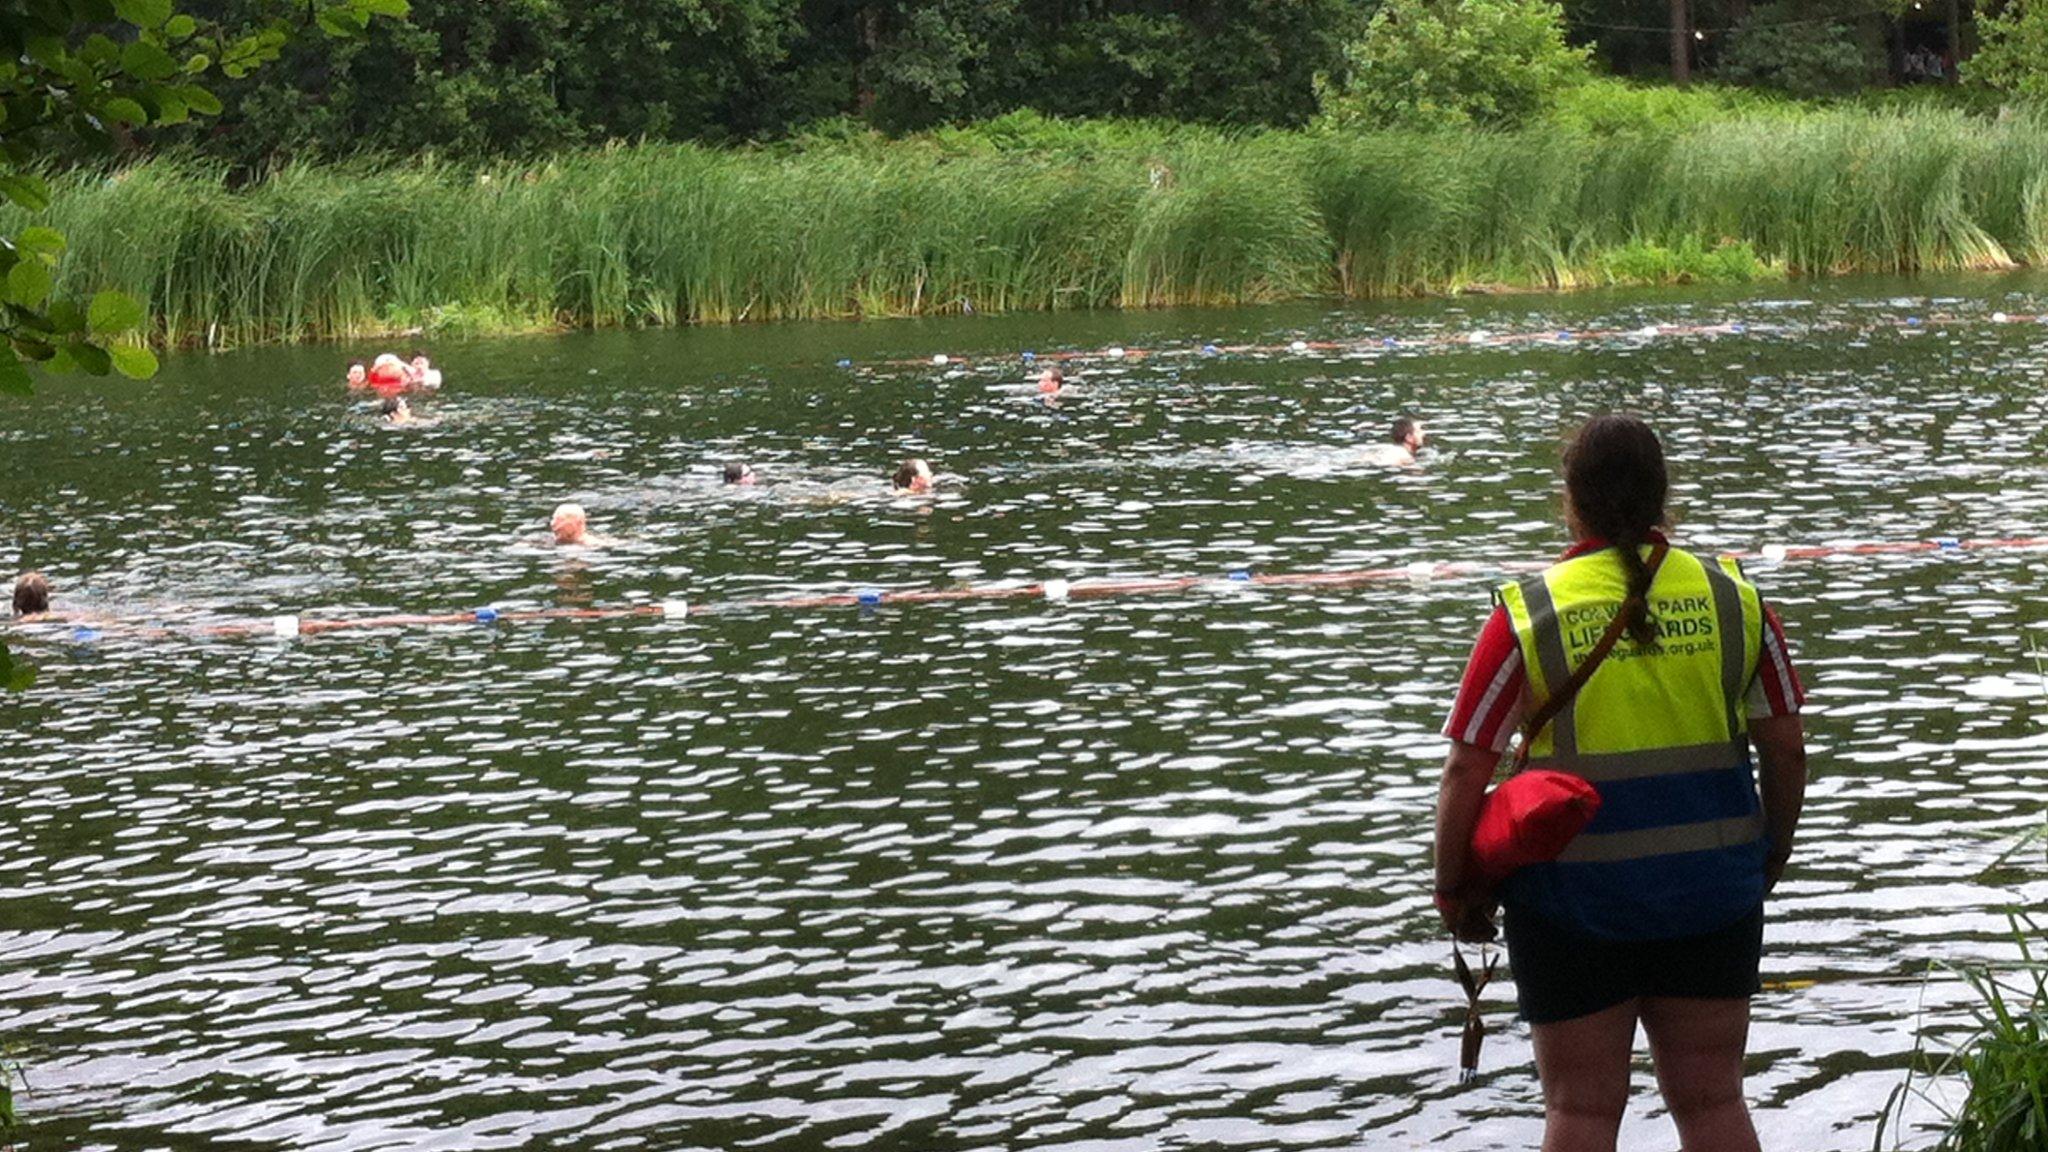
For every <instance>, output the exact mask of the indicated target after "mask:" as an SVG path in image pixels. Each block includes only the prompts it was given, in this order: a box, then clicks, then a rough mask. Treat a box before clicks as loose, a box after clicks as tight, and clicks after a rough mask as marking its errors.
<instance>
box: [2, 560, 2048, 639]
mask: <svg viewBox="0 0 2048 1152" xmlns="http://www.w3.org/2000/svg"><path fill="white" fill-rule="evenodd" d="M2040 550H2048V536H2004V537H1994V538H1984V539H1964V538H1960V537H1955V536H1937V537H1935V538H1933V539H1931V540H1897V541H1843V542H1838V543H1832V544H1796V545H1786V544H1767V545H1764V546H1763V547H1761V548H1757V549H1753V550H1724V551H1721V552H1718V553H1717V555H1722V556H1731V557H1734V558H1735V559H1737V560H1759V561H1763V562H1765V563H1770V564H1782V563H1786V562H1794V561H1809V560H1826V559H1833V558H1852V557H1859V556H1902V555H1915V554H1928V553H1933V554H1941V553H1956V554H1961V553H1967V552H2017V551H2040ZM1547 567H1549V563H1548V562H1547V561H1538V560H1511V561H1494V562H1477V561H1435V560H1415V561H1411V562H1409V563H1406V564H1401V565H1396V566H1392V567H1383V568H1353V569H1337V570H1332V571H1322V572H1256V571H1253V570H1251V569H1248V568H1238V569H1231V570H1229V571H1226V572H1224V573H1222V574H1220V575H1207V576H1164V577H1142V578H1129V579H1094V580H1068V579H1065V578H1053V579H1049V580H1045V581H1042V582H1038V583H1003V584H970V585H964V586H961V587H957V588H922V589H921V588H910V589H900V590H891V589H883V588H872V587H869V588H859V589H856V590H854V591H851V592H827V593H813V594H808V595H794V596H765V597H755V598H749V599H738V600H724V601H714V602H709V603H701V604H700V603H691V602H689V601H687V600H684V599H682V598H680V597H677V598H671V599H667V600H662V601H659V602H657V603H652V604H622V605H614V606H611V607H601V608H498V607H494V606H484V607H480V608H472V609H470V610H469V611H467V612H441V613H416V614H392V615H380V616H352V617H334V618H314V617H306V616H299V615H289V616H269V617H264V618H262V619H258V620H251V621H235V622H228V623H220V624H203V625H182V626H181V625H176V624H166V623H164V622H161V621H150V622H147V623H143V622H139V621H137V622H127V621H120V620H109V619H98V618H95V619H92V620H89V621H88V620H83V619H79V620H72V621H56V622H60V623H65V624H67V626H68V635H69V638H70V639H71V640H72V641H73V642H74V643H79V644H88V643H92V642H95V641H98V640H100V639H102V638H103V637H104V636H105V635H106V634H107V633H108V632H109V631H116V632H119V633H121V634H124V635H130V636H150V637H158V636H170V635H174V634H187V635H199V636H221V637H226V636H272V637H275V638H277V639H280V640H291V639H295V638H298V637H301V636H321V635H325V634H328V633H337V632H371V631H381V630H390V629H398V628H455V627H465V626H466V627H470V628H477V627H485V628H488V627H495V626H497V625H500V624H527V623H549V622H553V621H558V620H559V621H568V620H574V621H599V620H635V619H660V620H666V621H672V622H677V623H680V622H683V621H686V620H688V619H689V618H690V617H692V616H704V615H712V614H718V615H724V614H733V613H741V612H776V611H800V610H807V609H829V608H856V609H859V610H861V611H862V612H868V611H872V610H874V609H877V608H881V607H884V606H893V605H919V604H954V603H961V602H967V601H1002V600H1043V601H1047V602H1050V603H1063V602H1065V601H1069V600H1107V599H1115V598H1120V597H1135V596H1163V595H1172V594H1174V593H1178V592H1192V591H1198V590H1215V591H1218V592H1224V591H1230V590H1236V589H1251V588H1275V589H1298V590H1304V591H1313V590H1318V589H1331V588H1355V587H1362V586H1365V585H1371V584H1392V583H1399V582H1408V583H1414V584H1427V583H1433V582H1437V581H1454V580H1467V579H1478V578H1483V577H1486V578H1490V577H1499V576H1503V575H1520V574H1527V573H1532V572H1541V571H1543V570H1544V569H1545V568H1547ZM30 626H31V627H32V626H33V625H30ZM15 627H20V625H15Z"/></svg>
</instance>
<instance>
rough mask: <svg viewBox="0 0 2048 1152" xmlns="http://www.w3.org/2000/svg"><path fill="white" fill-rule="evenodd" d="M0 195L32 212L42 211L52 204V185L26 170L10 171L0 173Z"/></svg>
mask: <svg viewBox="0 0 2048 1152" xmlns="http://www.w3.org/2000/svg"><path fill="white" fill-rule="evenodd" d="M0 196H5V197H7V198H8V199H9V200H12V201H14V202H15V203H16V204H19V205H21V206H22V207H23V208H26V209H28V210H29V211H31V212H41V211H42V210H43V209H45V208H48V207H49V206H50V186H49V185H48V184H45V183H43V181H42V179H41V178H40V177H37V176H30V175H28V174H27V173H25V172H9V173H6V174H4V175H0Z"/></svg>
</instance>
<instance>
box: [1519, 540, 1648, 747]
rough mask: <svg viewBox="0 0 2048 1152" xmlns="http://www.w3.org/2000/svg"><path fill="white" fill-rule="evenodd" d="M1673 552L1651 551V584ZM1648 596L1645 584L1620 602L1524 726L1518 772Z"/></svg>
mask: <svg viewBox="0 0 2048 1152" xmlns="http://www.w3.org/2000/svg"><path fill="white" fill-rule="evenodd" d="M1670 550H1671V549H1670V546H1669V545H1667V544H1666V543H1665V542H1664V541H1662V540H1659V541H1657V543H1656V544H1655V545H1653V546H1652V547H1651V548H1650V558H1649V559H1648V560H1645V561H1644V562H1643V568H1644V569H1645V570H1646V571H1648V572H1649V574H1650V580H1651V581H1652V582H1654V581H1655V580H1656V579H1657V568H1658V567H1659V566H1660V565H1662V564H1663V563H1664V554H1665V553H1666V552H1668V551H1670ZM1649 594H1650V589H1649V585H1648V584H1645V585H1644V586H1643V591H1642V594H1641V595H1638V596H1630V597H1629V598H1628V599H1626V600H1623V601H1622V602H1621V610H1620V611H1619V612H1616V613H1615V614H1614V619H1613V620H1611V621H1609V622H1608V624H1607V631H1606V632H1603V633H1601V635H1600V642H1599V643H1598V644H1595V645H1593V650H1592V651H1591V652H1588V653H1586V659H1585V661H1584V662H1583V663H1581V664H1580V665H1579V666H1578V667H1577V668H1575V669H1573V670H1572V674H1571V675H1570V676H1568V677H1566V678H1565V682H1564V683H1563V684H1560V685H1558V687H1557V690H1556V691H1555V692H1552V693H1551V694H1550V698H1549V699H1548V700H1545V701H1544V702H1543V706H1542V707H1540V708H1538V709H1536V711H1535V712H1533V713H1531V714H1530V715H1529V718H1528V719H1527V720H1526V721H1524V722H1523V723H1522V745H1521V747H1520V748H1518V749H1516V750H1515V769H1514V770H1515V771H1517V772H1520V771H1521V770H1522V768H1523V767H1524V766H1525V765H1527V764H1528V763H1529V749H1530V747H1531V746H1532V745H1533V744H1535V742H1536V736H1537V734H1538V733H1540V732H1542V731H1543V729H1544V726H1545V725H1547V724H1549V723H1550V722H1551V721H1552V720H1555V719H1557V714H1558V713H1559V712H1562V711H1564V710H1565V707H1566V706H1567V705H1569V704H1570V703H1571V702H1572V697H1574V696H1577V695H1578V694H1579V689H1581V688H1584V687H1585V686H1586V681H1588V680H1591V679H1592V678H1593V673H1594V672H1597V671H1599V669H1600V662H1601V661H1603V660H1605V659H1607V654H1608V653H1609V652H1612V651H1614V646H1615V645H1616V644H1618V643H1620V642H1621V634H1622V633H1623V632H1626V631H1628V621H1629V617H1631V616H1633V615H1634V613H1633V612H1631V611H1629V606H1630V605H1631V604H1635V603H1638V602H1642V601H1644V600H1645V599H1646V598H1647V597H1648V596H1649Z"/></svg>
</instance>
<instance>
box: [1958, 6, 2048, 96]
mask: <svg viewBox="0 0 2048 1152" xmlns="http://www.w3.org/2000/svg"><path fill="white" fill-rule="evenodd" d="M1982 27H1983V33H1984V47H1983V49H1982V50H1981V51H1980V52H1979V53H1978V54H1977V57H1976V58H1975V59H1974V60H1972V61H1971V62H1970V64H1969V66H1968V68H1969V72H1968V74H1969V78H1970V80H1971V81H1972V82H1973V83H1977V84H1982V85H1984V86H1986V87H1988V88H1991V89H1992V90H1994V91H1996V92H1999V93H2001V94H2003V95H2006V96H2012V97H2018V98H2022V99H2027V100H2033V101H2037V102H2038V101H2048V0H2012V3H2010V4H2008V5H2006V7H2005V10H2004V11H2003V12H2000V13H1999V14H1997V15H1996V16H1994V17H1991V18H1988V19H1986V20H1984V21H1982Z"/></svg>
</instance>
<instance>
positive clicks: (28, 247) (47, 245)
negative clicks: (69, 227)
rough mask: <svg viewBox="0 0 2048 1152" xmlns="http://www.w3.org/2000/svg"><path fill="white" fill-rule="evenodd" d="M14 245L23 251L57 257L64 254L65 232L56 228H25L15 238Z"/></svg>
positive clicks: (52, 257)
mask: <svg viewBox="0 0 2048 1152" xmlns="http://www.w3.org/2000/svg"><path fill="white" fill-rule="evenodd" d="M14 246H15V247H16V248H18V249H20V250H21V251H23V252H33V253H35V254H36V255H38V256H48V257H50V258H51V259H55V258H56V257H58V256H62V255H63V254H64V234H63V233H62V232H59V231H57V230H56V229H55V228H44V227H42V226H40V225H38V226H36V227H34V228H23V229H22V230H21V232H20V234H18V235H17V236H15V238H14Z"/></svg>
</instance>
